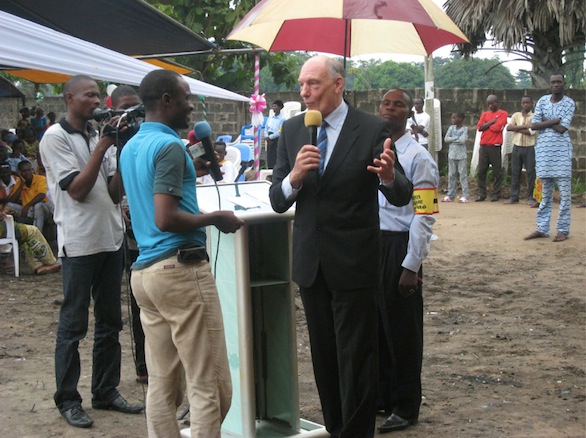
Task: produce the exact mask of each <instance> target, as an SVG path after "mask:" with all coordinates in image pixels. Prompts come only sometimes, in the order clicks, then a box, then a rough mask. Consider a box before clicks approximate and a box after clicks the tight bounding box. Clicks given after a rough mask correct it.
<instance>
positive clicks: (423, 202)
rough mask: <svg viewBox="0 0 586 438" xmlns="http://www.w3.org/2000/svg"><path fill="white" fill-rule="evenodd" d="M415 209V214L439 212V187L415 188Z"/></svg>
mask: <svg viewBox="0 0 586 438" xmlns="http://www.w3.org/2000/svg"><path fill="white" fill-rule="evenodd" d="M413 210H414V211H415V214H435V213H439V204H438V202H437V189H436V188H432V187H430V188H424V189H417V188H416V189H413Z"/></svg>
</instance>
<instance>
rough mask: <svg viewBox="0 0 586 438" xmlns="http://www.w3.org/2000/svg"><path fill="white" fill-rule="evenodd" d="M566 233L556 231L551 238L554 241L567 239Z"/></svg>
mask: <svg viewBox="0 0 586 438" xmlns="http://www.w3.org/2000/svg"><path fill="white" fill-rule="evenodd" d="M567 238H568V235H567V234H564V233H557V234H556V235H555V237H554V238H553V241H554V242H563V241H564V240H567Z"/></svg>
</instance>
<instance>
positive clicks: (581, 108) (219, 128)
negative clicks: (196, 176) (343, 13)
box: [0, 88, 586, 181]
mask: <svg viewBox="0 0 586 438" xmlns="http://www.w3.org/2000/svg"><path fill="white" fill-rule="evenodd" d="M408 91H409V92H410V93H411V94H412V95H413V96H414V97H420V96H423V94H424V93H423V89H415V90H413V89H412V90H408ZM548 92H549V91H548V90H534V89H528V90H517V89H513V90H492V89H457V88H456V89H436V92H435V95H436V98H438V99H439V100H440V101H441V111H442V131H443V132H444V133H445V131H446V129H447V127H448V126H449V125H450V123H451V122H450V117H451V115H452V113H453V112H455V111H462V112H464V113H465V114H466V118H465V124H466V125H467V126H468V127H469V128H470V132H469V135H468V138H469V140H468V150H469V153H470V155H471V153H472V152H471V151H472V143H473V139H474V135H475V129H476V122H477V121H478V118H479V116H480V114H481V113H482V112H483V111H484V110H485V109H486V97H487V96H488V95H489V94H496V95H497V96H498V98H499V100H500V102H501V104H500V106H501V108H503V109H504V110H506V111H508V112H509V113H510V114H512V113H513V112H516V111H520V102H521V97H522V96H524V95H525V94H527V95H529V96H531V97H532V98H533V100H534V101H535V102H536V101H537V100H538V99H539V97H540V96H542V95H544V94H547V93H548ZM382 94H383V90H371V91H356V92H349V93H347V94H346V99H347V100H348V101H349V102H350V103H351V104H352V105H354V106H356V107H357V108H360V109H361V110H363V111H366V112H368V113H371V114H377V112H378V105H379V102H380V98H381V96H382ZM567 94H568V96H570V97H571V98H572V99H574V101H575V102H576V113H575V115H574V119H573V121H572V125H571V127H570V137H571V139H572V143H573V145H574V158H573V168H574V176H575V177H579V178H580V179H581V180H582V181H584V180H586V90H567ZM266 99H267V102H268V103H269V105H270V103H271V102H272V101H273V100H275V99H281V100H283V101H284V102H286V101H299V102H301V98H300V97H299V93H297V92H289V93H279V94H275V93H271V94H267V95H266ZM194 103H195V112H194V114H193V116H192V120H193V122H194V123H195V122H197V121H200V120H203V112H204V111H203V102H202V101H200V100H199V99H197V98H196V99H195V102H194ZM26 104H27V105H28V106H32V105H34V104H35V102H34V100H32V99H31V100H30V101H27V102H26ZM21 106H22V102H21V100H20V99H0V127H1V128H2V129H6V128H12V127H14V126H15V124H16V121H17V120H18V116H19V114H18V110H19V108H21ZM41 106H42V107H43V109H44V110H45V114H46V113H48V112H49V111H54V112H55V113H57V117H58V118H59V117H61V116H62V115H63V114H64V111H65V105H64V102H63V99H62V98H61V97H49V98H45V100H43V102H42V103H41ZM205 113H206V115H207V120H208V122H209V123H210V125H211V126H212V130H213V132H214V135H220V134H231V135H233V136H237V135H238V134H239V133H240V127H241V126H242V125H245V124H249V123H250V113H249V112H248V104H247V103H246V102H232V101H228V100H221V99H212V98H207V99H206V100H205ZM267 113H268V112H267ZM182 134H183V135H184V136H186V133H182ZM446 154H447V148H446V147H444V148H443V150H442V152H440V154H439V157H438V160H439V164H440V168H441V167H443V166H444V165H445V164H446V162H447V160H446Z"/></svg>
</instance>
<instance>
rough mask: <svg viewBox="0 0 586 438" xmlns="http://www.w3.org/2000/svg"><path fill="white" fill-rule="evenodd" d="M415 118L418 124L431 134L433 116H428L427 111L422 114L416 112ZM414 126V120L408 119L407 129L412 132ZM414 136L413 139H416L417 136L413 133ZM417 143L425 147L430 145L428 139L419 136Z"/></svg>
mask: <svg viewBox="0 0 586 438" xmlns="http://www.w3.org/2000/svg"><path fill="white" fill-rule="evenodd" d="M414 118H415V121H416V122H417V124H418V125H421V126H423V129H424V130H425V132H428V133H429V125H430V124H431V116H430V115H429V114H427V113H426V112H425V111H424V112H422V113H421V114H418V113H417V112H415V111H414ZM412 124H413V119H412V118H410V119H408V120H407V129H409V131H411V125H412ZM412 135H413V138H415V135H414V134H413V133H412ZM417 141H418V142H419V144H421V145H424V144H425V145H426V144H428V143H429V140H428V138H427V137H424V136H423V135H418V136H417ZM426 149H427V148H426Z"/></svg>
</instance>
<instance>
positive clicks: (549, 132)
mask: <svg viewBox="0 0 586 438" xmlns="http://www.w3.org/2000/svg"><path fill="white" fill-rule="evenodd" d="M549 84H550V86H551V94H547V95H545V96H542V97H541V98H540V99H539V101H538V102H537V105H536V106H535V114H533V119H532V120H531V129H532V130H533V131H539V136H538V137H537V143H536V144H535V163H536V166H537V177H538V178H539V179H540V180H541V184H542V187H543V195H542V199H541V204H539V210H537V230H535V231H533V232H532V233H531V234H529V235H527V236H525V240H530V239H537V238H540V237H549V222H550V219H551V207H552V204H553V188H554V184H557V186H558V189H559V191H560V208H559V213H558V220H557V225H556V231H557V234H556V236H555V237H554V239H553V241H554V242H562V241H564V240H566V239H567V238H568V235H569V234H570V215H571V212H572V142H571V140H570V134H569V132H568V129H569V128H570V123H572V118H573V117H574V111H575V110H576V104H575V103H574V101H573V100H572V99H570V98H569V97H568V96H565V95H564V85H565V80H564V75H562V74H561V73H556V74H553V75H551V77H550V80H549Z"/></svg>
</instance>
